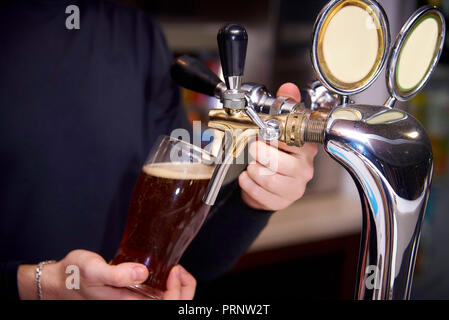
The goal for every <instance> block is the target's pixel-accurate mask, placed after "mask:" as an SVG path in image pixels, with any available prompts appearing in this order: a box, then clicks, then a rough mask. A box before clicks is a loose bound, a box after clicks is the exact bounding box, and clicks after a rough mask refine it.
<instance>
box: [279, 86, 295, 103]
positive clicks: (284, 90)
mask: <svg viewBox="0 0 449 320" xmlns="http://www.w3.org/2000/svg"><path fill="white" fill-rule="evenodd" d="M277 96H278V97H286V98H291V99H293V100H295V101H300V100H301V92H300V91H299V89H298V87H297V86H296V85H295V84H293V83H285V84H283V85H282V86H281V87H280V88H279V90H278V92H277Z"/></svg>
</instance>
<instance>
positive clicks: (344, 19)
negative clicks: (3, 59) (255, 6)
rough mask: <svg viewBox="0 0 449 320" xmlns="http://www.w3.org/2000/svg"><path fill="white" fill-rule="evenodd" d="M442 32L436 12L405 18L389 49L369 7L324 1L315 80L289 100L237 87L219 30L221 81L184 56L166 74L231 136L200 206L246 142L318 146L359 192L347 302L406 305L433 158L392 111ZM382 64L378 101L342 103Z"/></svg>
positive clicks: (427, 65)
mask: <svg viewBox="0 0 449 320" xmlns="http://www.w3.org/2000/svg"><path fill="white" fill-rule="evenodd" d="M445 34H446V24H445V19H444V16H443V14H442V13H441V12H440V11H439V10H438V9H437V8H435V7H431V6H426V7H423V8H421V9H419V10H418V11H416V12H415V13H414V14H413V15H412V16H411V17H410V19H409V20H408V21H407V23H406V24H405V25H404V27H403V29H402V30H401V32H400V34H399V35H398V37H397V38H396V40H395V42H394V44H393V46H392V50H390V49H391V48H390V31H389V24H388V18H387V16H386V13H385V11H384V10H383V8H382V7H381V5H380V4H379V3H378V2H377V1H375V0H332V1H330V2H329V3H328V4H327V5H326V6H325V7H324V8H323V10H322V11H321V13H320V15H319V17H318V19H317V22H316V24H315V27H314V36H313V39H314V40H313V45H312V66H313V69H314V71H315V74H316V76H317V78H318V82H315V83H313V84H312V85H311V86H310V88H308V89H307V90H306V94H303V101H301V102H299V103H297V102H294V101H291V100H289V99H287V98H282V97H281V98H274V97H273V96H272V95H271V94H269V92H268V91H267V90H266V88H265V87H264V86H262V85H258V84H252V83H250V84H243V85H242V76H243V70H244V61H245V56H246V45H247V39H248V37H247V34H246V31H244V29H243V27H241V26H238V25H235V24H232V25H228V26H226V27H224V28H222V29H221V30H220V32H219V34H218V44H219V49H220V58H221V62H222V65H223V74H224V76H225V81H226V84H224V83H223V82H221V81H220V80H219V79H218V77H216V76H215V75H213V74H211V72H210V70H208V69H207V68H205V67H203V66H201V65H200V64H198V63H196V62H194V61H193V60H190V59H187V58H185V57H184V58H181V59H178V61H177V62H175V64H174V65H173V68H172V76H173V78H174V79H175V81H177V82H178V84H180V85H181V86H184V87H186V88H189V89H193V90H196V91H199V92H202V93H205V94H208V95H211V96H215V97H217V98H218V99H220V100H221V101H222V102H223V108H222V109H212V110H210V112H209V123H208V126H209V128H213V129H217V130H219V131H221V132H224V133H226V136H231V139H228V143H226V141H225V145H226V146H229V145H231V148H230V152H225V153H224V158H225V160H224V161H223V162H222V163H220V164H219V165H218V166H217V168H216V170H215V172H214V176H213V177H212V180H211V183H210V185H209V188H208V191H207V194H206V196H205V198H204V201H205V202H206V203H207V204H210V205H213V204H214V202H215V199H216V196H217V194H218V190H219V189H220V187H221V184H222V182H223V180H224V176H225V174H226V172H227V170H228V168H229V165H230V163H232V159H233V158H235V157H237V156H238V154H239V153H240V152H241V151H242V150H243V148H244V147H245V146H246V144H247V143H248V138H250V137H254V136H256V135H260V137H262V138H263V139H265V140H266V141H274V140H278V141H281V142H284V143H286V144H287V145H290V146H297V147H302V146H303V145H304V144H305V143H316V144H321V145H323V146H324V149H325V151H326V152H327V153H328V154H329V155H330V156H331V158H333V159H334V160H335V161H337V162H338V163H340V164H341V165H342V166H343V167H344V168H345V169H346V170H347V171H348V172H349V173H350V175H351V176H352V177H353V179H354V182H355V184H356V186H357V188H358V190H359V193H360V198H361V202H362V217H363V225H362V237H361V246H360V259H359V264H358V275H357V288H356V297H357V298H358V299H365V300H390V299H408V298H409V297H410V290H411V284H412V280H413V271H414V266H415V260H416V254H417V248H418V245H419V238H420V234H421V226H422V221H423V217H424V214H425V209H426V204H427V200H428V197H429V192H430V185H431V181H432V172H433V154H432V147H431V144H430V139H429V137H428V135H427V134H426V131H425V129H424V128H423V126H422V125H421V124H420V123H419V122H418V121H417V120H416V119H415V118H414V117H413V116H412V115H410V114H408V113H407V112H405V111H402V110H397V109H394V108H393V107H394V103H395V101H396V100H400V101H405V100H408V99H410V98H411V97H413V96H414V95H415V94H417V93H418V92H419V91H420V90H421V89H422V88H423V87H424V85H425V84H426V82H427V81H428V79H429V78H430V75H431V74H432V72H433V71H434V70H435V68H436V66H437V64H438V61H439V58H440V56H441V53H442V48H443V45H444V41H445ZM418 47H419V48H420V50H416V48H418ZM418 51H419V52H418ZM186 61H187V63H184V62H186ZM386 65H388V70H387V71H388V72H387V79H386V80H387V84H388V89H389V93H390V97H389V98H388V100H387V102H386V103H385V105H381V106H377V105H367V104H357V103H353V102H352V101H351V100H350V98H349V97H350V96H351V95H353V94H355V93H359V92H361V91H363V90H365V89H367V88H368V87H369V86H370V85H371V84H372V83H373V82H374V81H375V80H376V79H377V78H378V76H379V75H380V74H381V71H382V69H383V68H384V67H385V66H386ZM235 133H238V134H237V135H236V134H235ZM225 140H226V139H225ZM372 280H374V281H372Z"/></svg>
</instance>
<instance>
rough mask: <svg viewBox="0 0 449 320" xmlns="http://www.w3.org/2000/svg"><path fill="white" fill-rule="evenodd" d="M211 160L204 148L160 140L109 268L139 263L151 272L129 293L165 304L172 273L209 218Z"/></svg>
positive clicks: (139, 182)
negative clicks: (165, 295) (168, 281)
mask: <svg viewBox="0 0 449 320" xmlns="http://www.w3.org/2000/svg"><path fill="white" fill-rule="evenodd" d="M211 160H212V158H211V157H210V155H209V154H208V153H207V152H206V151H204V150H202V149H200V148H197V147H195V146H192V145H190V144H187V143H185V142H182V141H180V140H176V139H173V138H170V137H165V136H164V137H161V138H159V140H158V142H157V144H156V146H155V147H154V148H153V150H152V152H151V154H150V157H149V158H148V161H147V162H146V163H145V165H144V166H143V168H142V171H141V173H140V175H139V178H138V180H137V183H136V185H135V188H134V191H133V194H132V198H131V202H130V205H129V210H128V218H127V222H126V228H125V232H124V234H123V238H122V241H121V244H120V247H119V249H118V251H117V254H116V256H115V258H114V259H113V260H112V262H111V264H119V263H122V262H138V263H142V264H144V265H145V266H146V267H147V268H148V271H149V277H148V279H147V280H146V281H145V282H144V283H143V284H140V285H136V286H132V287H130V289H132V290H134V291H137V292H139V293H141V294H144V295H145V296H147V297H150V298H154V299H161V298H162V294H163V292H164V291H165V290H166V282H167V277H168V274H169V272H170V270H171V268H172V267H173V266H174V265H176V264H177V263H178V262H179V260H180V258H181V256H182V254H183V253H184V251H185V249H186V248H187V246H188V245H189V244H190V242H191V241H192V240H193V238H194V237H195V235H196V234H197V233H198V231H199V229H200V228H201V226H202V224H203V222H204V220H205V218H206V216H207V214H208V212H209V206H207V205H206V204H204V202H203V200H202V199H203V196H204V195H205V193H206V189H207V186H208V184H209V181H210V179H211V177H212V173H213V170H214V168H215V166H214V163H213V162H212V161H211Z"/></svg>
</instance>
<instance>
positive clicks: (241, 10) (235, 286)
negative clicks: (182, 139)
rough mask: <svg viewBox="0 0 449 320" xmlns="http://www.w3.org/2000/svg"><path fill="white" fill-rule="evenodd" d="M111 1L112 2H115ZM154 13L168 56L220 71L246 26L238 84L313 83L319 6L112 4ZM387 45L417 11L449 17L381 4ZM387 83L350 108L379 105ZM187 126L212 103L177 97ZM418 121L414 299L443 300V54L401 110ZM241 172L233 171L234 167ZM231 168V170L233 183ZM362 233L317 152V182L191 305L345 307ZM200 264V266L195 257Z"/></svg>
mask: <svg viewBox="0 0 449 320" xmlns="http://www.w3.org/2000/svg"><path fill="white" fill-rule="evenodd" d="M117 1H118V0H117ZM119 2H124V3H127V4H129V5H132V6H135V7H138V8H141V9H143V10H146V11H148V12H149V13H150V14H152V15H153V16H154V18H155V20H156V21H157V22H159V23H160V25H161V26H162V28H163V31H164V33H165V35H166V37H167V40H168V44H169V46H170V48H171V50H172V51H173V52H174V54H175V56H178V55H181V54H191V55H195V56H197V57H199V58H200V59H202V60H203V61H204V62H205V63H206V64H207V65H208V66H209V67H210V68H211V69H212V70H214V71H215V72H218V71H219V68H220V64H219V58H218V49H217V44H216V34H217V31H218V29H219V28H220V27H221V26H222V25H223V24H225V23H228V22H237V23H241V24H243V25H244V26H245V28H246V29H247V31H248V35H249V44H248V53H247V63H246V69H245V81H246V82H257V83H262V84H265V85H266V86H267V87H268V88H269V89H270V90H271V92H273V93H275V91H276V89H277V88H278V87H279V86H280V85H281V84H282V83H285V82H293V83H295V84H297V85H298V86H300V87H305V86H306V85H307V84H308V83H310V82H311V81H312V80H313V79H314V74H313V70H312V67H311V61H310V50H311V47H310V46H311V42H312V41H311V37H312V29H313V24H314V21H315V18H316V17H317V15H318V13H319V11H320V10H321V8H322V7H323V6H324V5H325V4H326V3H327V1H326V0H303V1H297V0H259V1H254V0H227V1H225V2H223V1H219V2H218V1H208V0H182V1H181V0H171V1H162V0H153V1H144V0H120V1H119ZM380 2H381V3H382V5H383V6H384V7H385V9H386V12H387V14H388V16H389V19H390V25H391V32H392V37H393V38H394V37H396V35H397V34H398V32H399V30H400V29H401V27H402V25H403V24H404V23H405V21H406V20H407V19H408V17H409V16H410V15H411V14H412V13H413V12H414V11H415V10H416V9H417V8H418V6H421V5H425V4H431V5H436V6H439V7H440V8H441V9H442V10H443V11H444V13H445V15H446V17H448V16H449V0H439V1H438V0H381V1H380ZM387 96H388V95H387V90H386V84H385V76H384V75H381V76H380V77H379V79H378V81H377V82H376V83H375V85H373V86H372V87H371V88H370V89H369V90H367V91H366V92H364V93H362V94H360V95H358V96H355V97H354V100H355V101H356V102H363V103H370V104H383V103H384V102H385V100H386V98H387ZM182 97H183V102H184V105H185V107H186V108H187V110H188V112H189V117H190V119H191V120H200V119H205V117H206V116H207V111H208V109H209V108H213V107H215V106H216V104H217V101H216V99H213V98H208V97H205V96H203V95H199V94H196V93H193V92H191V91H188V90H184V89H183V91H182ZM399 107H400V108H403V109H405V110H407V111H408V112H410V113H412V114H413V115H414V116H416V117H417V118H418V119H419V120H420V121H421V122H422V123H423V124H424V125H425V126H426V128H427V130H428V132H429V134H430V136H431V139H432V143H433V150H434V156H435V175H434V182H433V187H432V192H431V196H430V201H429V206H428V210H427V215H426V219H425V224H424V229H423V234H422V239H421V246H420V251H419V257H418V262H417V267H416V272H415V279H414V285H413V290H412V297H413V298H414V299H449V275H448V271H447V270H449V245H448V244H449V228H448V227H449V210H448V208H449V197H448V196H447V195H448V194H449V174H448V153H449V46H448V39H446V46H445V53H444V54H443V57H442V59H441V62H440V64H439V66H438V68H437V71H436V73H435V74H434V75H433V77H432V78H431V81H430V82H429V84H428V85H427V86H426V88H425V90H424V91H423V92H422V93H420V94H419V95H418V96H416V98H414V99H413V100H412V101H411V102H409V103H407V104H402V105H400V106H399ZM240 169H241V168H240ZM238 171H239V168H236V169H235V170H234V174H237V173H238ZM360 228H361V208H360V204H359V198H358V193H357V190H356V189H355V186H354V184H353V182H352V180H351V179H350V177H349V175H348V174H347V173H346V172H345V171H344V170H343V169H342V168H341V167H340V166H339V165H337V164H336V163H335V162H334V161H332V160H331V159H330V158H329V157H328V156H327V155H326V154H325V153H324V151H323V150H321V151H320V154H319V156H318V158H317V160H316V177H315V179H314V180H313V181H312V183H311V184H310V188H309V190H308V192H307V194H306V196H305V197H304V199H302V200H301V201H299V202H298V203H297V204H295V205H294V206H292V207H291V208H289V209H287V210H285V211H284V212H280V213H277V214H276V215H274V216H273V217H272V219H271V221H270V223H269V225H268V227H267V228H266V229H265V230H264V231H263V233H262V234H261V235H260V236H259V238H258V239H257V240H256V241H255V243H254V244H253V246H252V247H251V248H250V250H249V251H248V252H247V253H246V254H245V255H244V256H243V257H242V258H241V260H240V261H239V263H238V264H237V265H236V266H235V268H234V269H233V270H232V271H231V272H230V273H229V274H227V275H226V276H224V277H223V278H222V279H218V280H217V281H215V282H214V283H212V284H210V285H209V286H207V287H200V288H199V289H198V293H197V299H200V300H201V299H208V298H222V297H230V298H235V299H239V298H245V297H246V298H247V297H254V298H289V297H292V295H294V297H295V298H308V299H352V298H353V297H354V292H355V290H354V289H355V280H356V266H357V259H358V251H359V241H360ZM198 259H206V260H207V257H198Z"/></svg>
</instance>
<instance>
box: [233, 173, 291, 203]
mask: <svg viewBox="0 0 449 320" xmlns="http://www.w3.org/2000/svg"><path fill="white" fill-rule="evenodd" d="M239 185H240V188H242V190H243V191H244V192H245V193H246V196H247V197H249V198H250V199H252V200H254V201H256V202H257V203H259V204H260V205H261V208H259V209H266V210H273V211H276V210H281V209H285V208H286V207H288V206H289V205H290V204H291V202H290V201H289V200H287V199H284V198H281V197H279V196H277V195H275V194H273V193H271V192H269V191H267V190H265V189H263V188H262V187H261V186H259V185H258V184H257V183H256V182H255V181H254V180H252V179H251V178H250V177H249V175H248V172H247V171H244V172H243V173H242V174H241V175H240V176H239Z"/></svg>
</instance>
